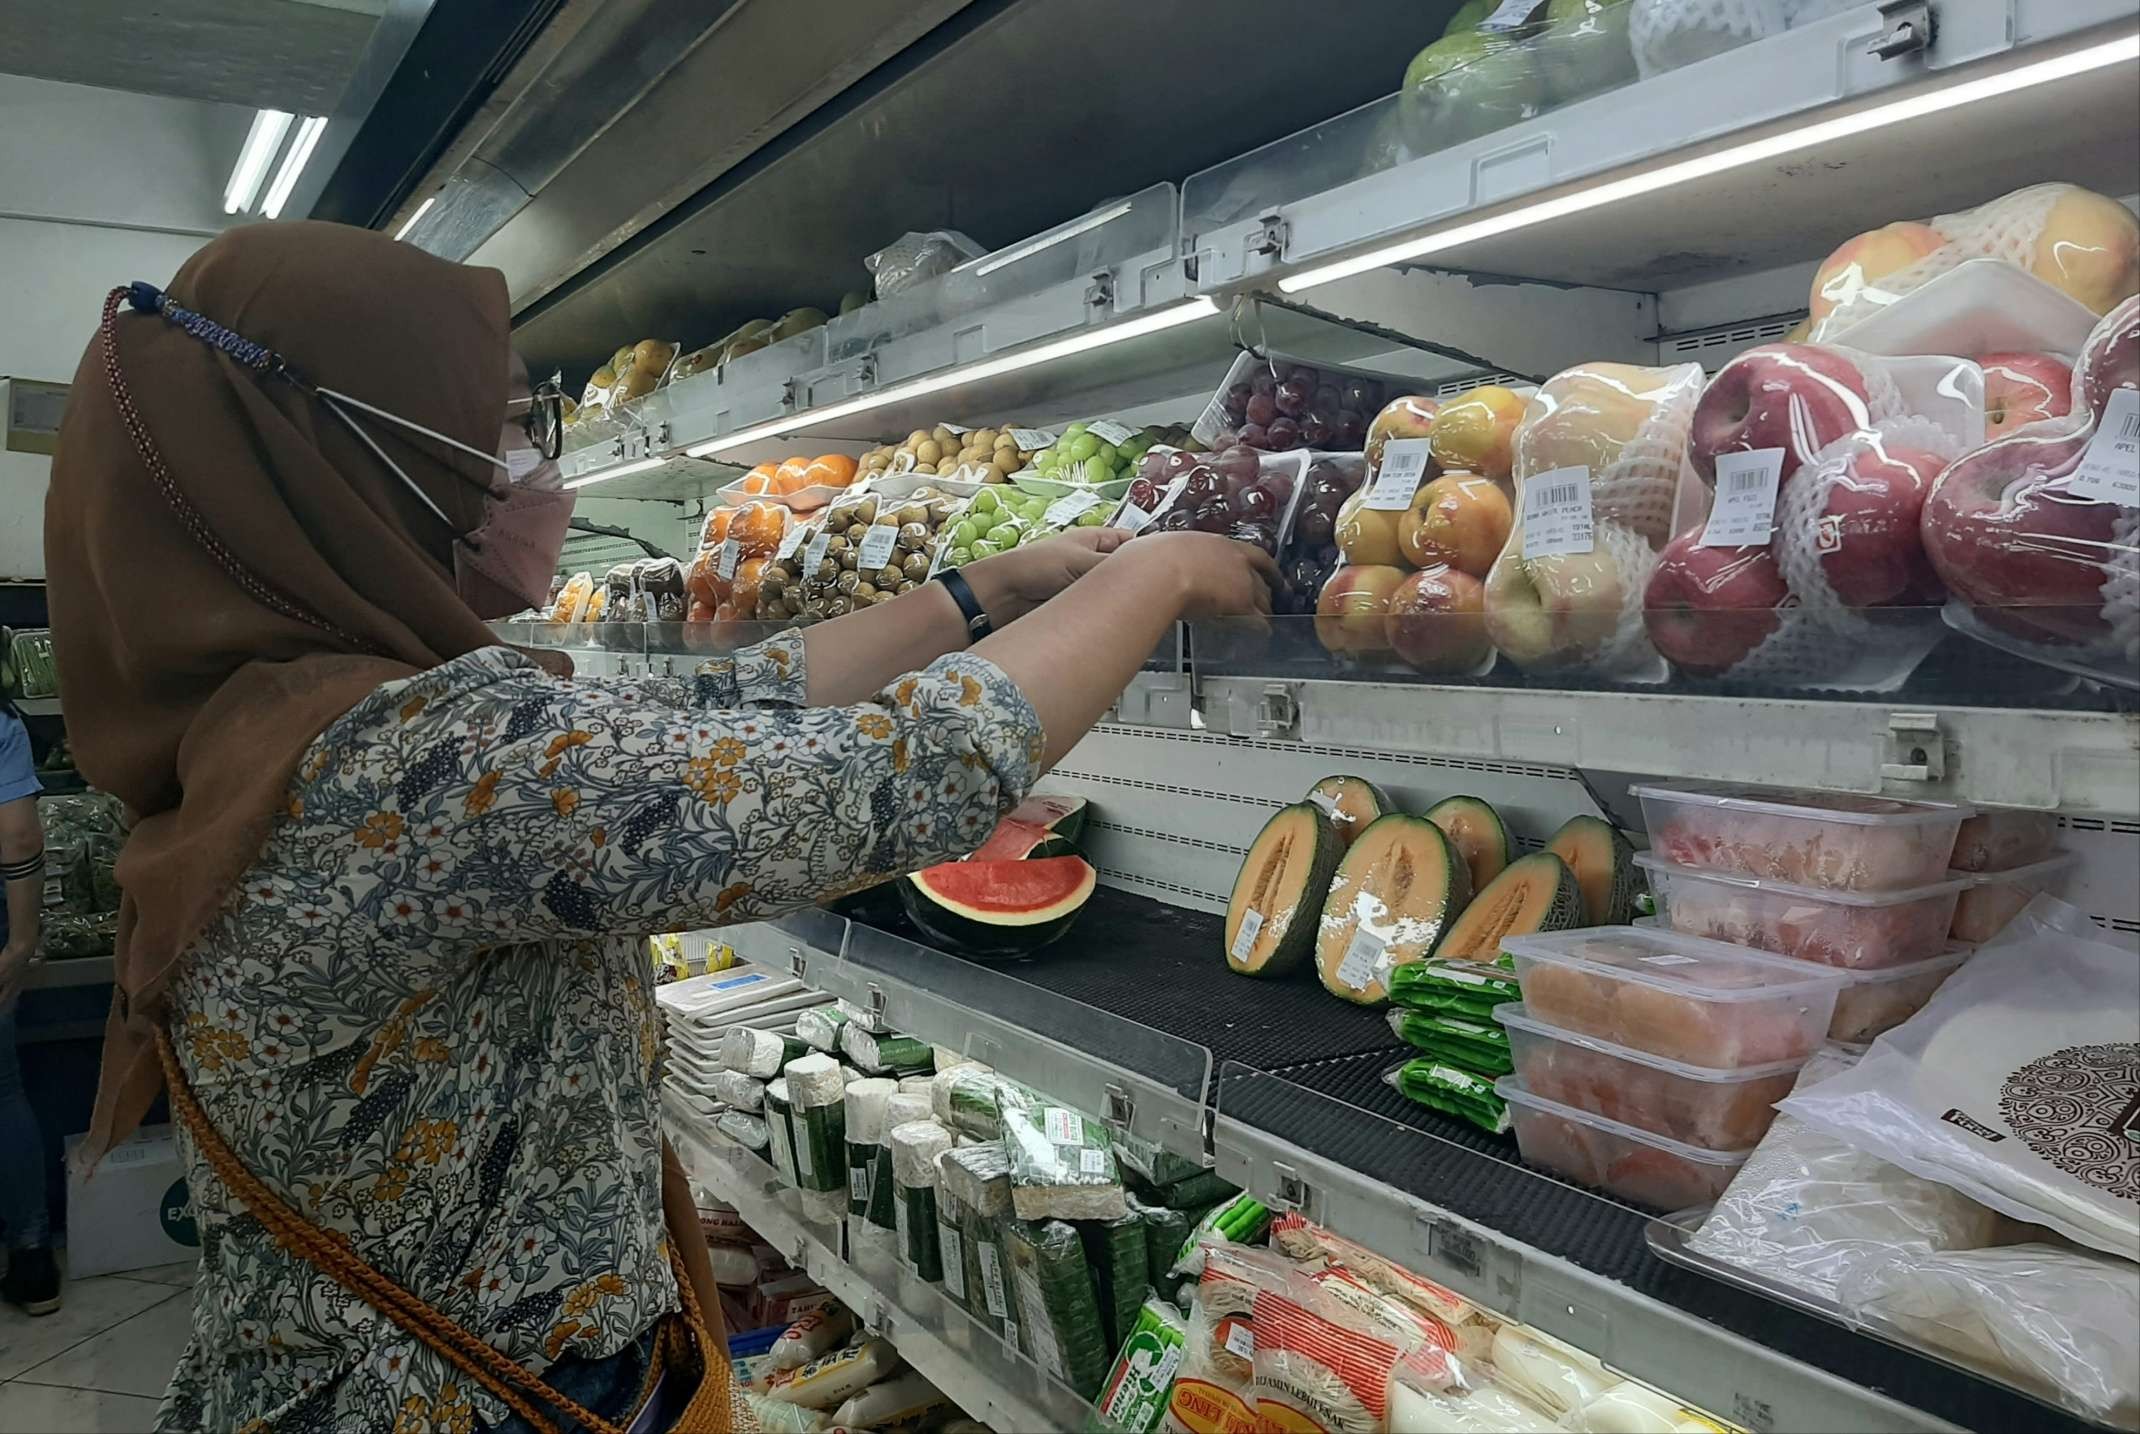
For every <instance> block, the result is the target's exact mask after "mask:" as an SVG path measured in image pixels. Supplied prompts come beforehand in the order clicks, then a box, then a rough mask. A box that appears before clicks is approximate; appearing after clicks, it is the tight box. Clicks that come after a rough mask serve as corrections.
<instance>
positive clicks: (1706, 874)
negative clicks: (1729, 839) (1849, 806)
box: [1635, 851, 2025, 906]
mask: <svg viewBox="0 0 2140 1434" xmlns="http://www.w3.org/2000/svg"><path fill="white" fill-rule="evenodd" d="M1635 865H1637V866H1639V867H1641V868H1642V869H1643V870H1644V871H1654V872H1661V873H1663V874H1664V875H1665V876H1668V877H1673V878H1682V877H1683V878H1685V879H1686V880H1688V881H1713V882H1715V883H1717V884H1718V885H1719V886H1736V887H1740V888H1742V889H1744V890H1747V891H1763V892H1769V893H1772V894H1774V895H1776V896H1795V897H1800V898H1803V899H1804V900H1806V901H1817V902H1820V903H1821V904H1822V905H1824V906H1903V905H1907V904H1908V903H1909V902H1912V901H1925V900H1929V899H1930V898H1932V897H1935V896H1945V895H1946V894H1947V893H1948V892H1950V891H1961V890H1963V889H1964V888H1966V887H1968V886H1969V885H1970V878H1971V877H1972V876H1974V875H1975V873H1973V872H1966V871H1957V872H1951V873H1949V874H1948V879H1947V880H1945V881H1939V882H1934V883H1933V884H1932V885H1930V886H1912V887H1907V888H1905V889H1903V890H1901V891H1848V890H1844V889H1843V888H1841V887H1831V886H1800V885H1799V884H1798V883H1796V882H1792V881H1772V880H1770V879H1769V878H1768V877H1765V876H1748V875H1746V874H1745V873H1743V872H1737V871H1721V870H1718V869H1716V868H1714V867H1706V866H1682V865H1681V864H1680V863H1678V862H1676V861H1666V860H1665V859H1664V858H1663V857H1661V856H1658V855H1656V854H1654V853H1652V852H1646V851H1645V852H1637V853H1636V854H1635ZM2024 869H2025V868H2024ZM1989 874H1992V873H1987V875H1989ZM1996 874H1998V875H2004V876H2011V875H2012V874H2013V873H2011V872H2001V873H1996Z"/></svg>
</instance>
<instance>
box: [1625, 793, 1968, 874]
mask: <svg viewBox="0 0 2140 1434" xmlns="http://www.w3.org/2000/svg"><path fill="white" fill-rule="evenodd" d="M1628 790H1629V791H1630V792H1631V793H1633V794H1634V795H1635V796H1637V797H1639V798H1641V799H1642V825H1643V829H1644V830H1646V831H1647V832H1648V833H1649V834H1650V850H1651V851H1652V852H1654V853H1655V854H1656V855H1657V856H1659V857H1661V858H1663V859H1664V860H1666V861H1671V862H1677V863H1678V864H1679V865H1681V866H1692V867H1701V868H1705V869H1708V870H1711V871H1735V872H1743V873H1744V874H1745V875H1747V876H1757V877H1761V878H1764V879H1766V880H1770V881H1787V882H1792V883H1795V884H1796V885H1799V886H1819V887H1826V888H1828V889H1830V890H1833V891H1876V892H1878V891H1907V890H1909V889H1911V888H1912V887H1923V886H1930V885H1932V884H1933V883H1935V882H1938V881H1940V880H1942V879H1944V878H1945V876H1946V873H1947V862H1948V860H1949V858H1950V857H1951V856H1952V855H1953V852H1954V841H1955V835H1956V833H1958V832H1959V831H1960V830H1961V825H1962V822H1963V820H1964V819H1965V818H1967V817H1969V816H1970V815H1971V808H1969V807H1965V806H1955V805H1952V804H1949V803H1945V802H1911V801H1903V800H1901V799H1899V798H1893V797H1870V796H1856V795H1853V794H1850V793H1846V792H1808V791H1798V790H1793V789H1787V788H1776V787H1751V786H1743V785H1738V784H1734V783H1727V782H1681V783H1677V784H1675V785H1672V786H1668V787H1667V786H1634V787H1630V788H1629V789H1628Z"/></svg>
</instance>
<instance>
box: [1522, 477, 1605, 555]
mask: <svg viewBox="0 0 2140 1434" xmlns="http://www.w3.org/2000/svg"><path fill="white" fill-rule="evenodd" d="M1594 542H1595V537H1594V535H1593V531H1592V527H1591V518H1590V470H1589V469H1588V468H1585V467H1583V466H1582V465H1580V464H1578V465H1577V466H1575V467H1573V468H1554V469H1549V470H1548V471H1546V472H1544V473H1533V474H1532V475H1531V476H1530V477H1529V478H1526V479H1524V481H1523V555H1524V556H1525V557H1526V558H1545V557H1551V556H1552V555H1554V554H1555V553H1587V552H1589V551H1590V549H1591V546H1592V545H1593V543H1594Z"/></svg>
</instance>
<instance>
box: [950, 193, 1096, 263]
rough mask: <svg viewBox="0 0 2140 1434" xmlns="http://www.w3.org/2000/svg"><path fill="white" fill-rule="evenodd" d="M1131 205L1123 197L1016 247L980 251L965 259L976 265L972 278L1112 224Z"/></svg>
mask: <svg viewBox="0 0 2140 1434" xmlns="http://www.w3.org/2000/svg"><path fill="white" fill-rule="evenodd" d="M1134 207H1135V206H1134V205H1132V204H1131V203H1130V201H1128V200H1127V199H1125V200H1123V201H1122V202H1121V203H1120V204H1117V205H1115V206H1114V207H1113V208H1111V209H1102V210H1099V211H1097V212H1095V213H1092V214H1087V215H1085V216H1084V217H1082V218H1079V219H1073V220H1071V221H1070V222H1069V223H1068V224H1064V225H1060V226H1058V227H1057V228H1055V229H1052V230H1050V231H1049V232H1048V233H1046V234H1043V235H1041V236H1040V237H1039V238H1037V239H1031V240H1028V241H1026V242H1025V243H1023V244H1020V245H1018V246H1017V247H1015V248H1012V249H1005V250H1003V251H1002V252H1001V253H997V254H983V255H982V256H981V257H980V258H978V259H970V260H968V261H967V263H969V264H972V265H974V266H975V268H974V271H973V275H974V277H975V278H977V279H979V278H984V277H986V276H987V275H990V274H993V273H995V272H996V270H998V269H1001V268H1003V267H1004V266H1005V265H1008V264H1015V263H1017V262H1018V261H1019V260H1020V259H1030V258H1032V257H1033V256H1034V255H1035V254H1038V253H1041V252H1043V251H1045V250H1048V249H1053V248H1054V247H1055V246H1056V245H1058V244H1060V243H1062V242H1063V241H1064V240H1065V239H1075V238H1076V237H1077V236H1078V235H1080V234H1086V233H1090V232H1091V231H1092V230H1094V229H1097V228H1099V227H1100V226H1101V225H1102V224H1111V223H1113V222H1114V221H1115V220H1117V219H1120V218H1121V217H1122V216H1123V215H1125V214H1127V213H1129V212H1130V210H1131V209H1132V208H1134ZM965 267H966V264H961V265H959V268H961V269H963V268H965Z"/></svg>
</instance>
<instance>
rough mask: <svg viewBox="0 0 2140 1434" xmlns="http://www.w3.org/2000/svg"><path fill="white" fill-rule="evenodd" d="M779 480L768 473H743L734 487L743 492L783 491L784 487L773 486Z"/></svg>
mask: <svg viewBox="0 0 2140 1434" xmlns="http://www.w3.org/2000/svg"><path fill="white" fill-rule="evenodd" d="M780 481H781V480H780V479H779V478H777V477H775V476H774V475H772V474H770V473H746V474H744V475H743V481H742V482H740V483H738V484H737V485H736V488H737V491H739V492H743V493H780V492H785V491H786V490H785V489H782V488H779V487H776V486H775V485H776V484H778V483H779V482H780Z"/></svg>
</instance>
